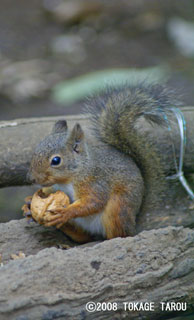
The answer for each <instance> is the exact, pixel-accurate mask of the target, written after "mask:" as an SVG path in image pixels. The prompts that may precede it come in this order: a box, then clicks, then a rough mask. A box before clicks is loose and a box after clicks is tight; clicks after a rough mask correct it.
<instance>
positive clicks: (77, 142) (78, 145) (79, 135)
mask: <svg viewBox="0 0 194 320" xmlns="http://www.w3.org/2000/svg"><path fill="white" fill-rule="evenodd" d="M83 139H84V132H83V130H82V127H81V126H80V124H79V123H76V124H75V126H74V127H73V130H72V132H71V134H70V137H69V141H70V143H71V144H72V147H73V150H74V151H75V152H76V153H80V152H81V151H82V150H83V145H84V144H83V143H82V142H83Z"/></svg>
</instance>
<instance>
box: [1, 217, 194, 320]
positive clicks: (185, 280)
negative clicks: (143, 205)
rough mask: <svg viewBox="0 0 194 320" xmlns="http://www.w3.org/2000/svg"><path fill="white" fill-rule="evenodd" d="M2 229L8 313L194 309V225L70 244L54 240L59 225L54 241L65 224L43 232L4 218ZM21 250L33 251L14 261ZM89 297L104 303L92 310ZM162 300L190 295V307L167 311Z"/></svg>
mask: <svg viewBox="0 0 194 320" xmlns="http://www.w3.org/2000/svg"><path fill="white" fill-rule="evenodd" d="M0 231H1V232H0V243H1V244H2V248H1V252H2V261H3V262H4V261H5V262H7V263H6V264H5V265H4V266H2V267H0V319H1V320H9V319H10V320H11V319H17V320H19V319H20V320H24V319H25V320H35V319H37V320H38V319H44V320H50V319H67V320H68V319H75V320H77V319H78V320H81V319H106V320H108V319H111V320H112V319H136V320H137V319H139V320H140V319H141V320H142V319H150V320H151V319H154V320H156V319H166V318H167V316H168V317H169V316H171V317H173V316H174V315H175V314H177V315H179V316H181V315H182V316H183V315H186V314H189V313H191V312H192V310H194V281H193V279H194V231H192V230H190V229H184V228H182V227H179V228H175V227H168V228H164V229H158V230H151V231H144V232H142V233H140V234H139V235H137V236H135V237H128V238H124V239H121V238H116V239H113V240H107V241H104V242H101V243H97V244H96V243H93V244H90V246H88V245H84V246H79V247H77V248H72V249H68V250H61V249H58V248H56V247H52V248H46V247H48V246H49V244H48V241H50V240H49V239H50V238H53V235H54V233H55V232H56V236H55V239H57V241H56V243H55V244H54V243H52V245H54V246H56V244H57V242H61V238H60V236H59V231H54V229H48V228H47V229H46V228H44V233H43V227H41V226H38V225H36V227H35V226H34V223H33V225H32V226H29V225H28V224H27V222H26V221H24V220H20V221H12V222H9V223H6V224H2V225H0ZM51 233H52V234H51ZM35 234H36V236H35ZM16 237H17V239H18V240H17V241H16ZM18 237H19V238H18ZM8 239H9V242H8ZM30 239H32V242H31V241H30ZM45 239H47V240H45ZM64 239H65V238H64ZM52 241H53V240H52ZM54 242H55V241H54ZM50 244H51V243H50ZM45 248H46V249H45ZM41 249H44V250H41ZM19 251H23V252H24V253H25V254H26V255H27V257H26V258H24V259H19V260H14V261H9V262H8V259H9V254H11V253H18V252H19ZM4 253H5V255H4ZM89 301H93V302H94V303H96V304H98V303H99V304H98V307H99V311H97V310H96V311H94V312H88V311H87V310H86V304H87V303H88V302H89ZM102 302H106V303H107V302H110V303H111V304H112V305H111V304H109V308H110V311H108V310H105V311H102V309H101V308H102V307H101V303H102ZM124 302H139V303H140V302H148V303H150V302H153V304H154V311H142V310H141V311H137V310H136V311H135V310H132V311H129V310H127V311H125V308H124V304H123V303H124ZM161 302H165V303H167V302H181V303H185V302H186V303H187V306H186V309H187V310H186V311H184V312H181V311H179V312H177V313H175V312H173V311H169V310H167V311H162V306H161ZM113 303H115V305H114V306H115V311H113V310H111V308H112V307H111V306H113ZM127 306H128V304H127ZM103 307H105V305H103ZM165 307H166V304H165ZM105 308H106V307H105ZM127 308H128V307H127ZM181 319H183V318H181Z"/></svg>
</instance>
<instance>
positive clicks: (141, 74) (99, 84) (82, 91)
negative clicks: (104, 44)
mask: <svg viewBox="0 0 194 320" xmlns="http://www.w3.org/2000/svg"><path fill="white" fill-rule="evenodd" d="M168 74H169V71H168V69H167V68H166V67H153V68H145V69H108V70H103V71H97V72H92V73H89V74H86V75H83V76H80V77H76V78H73V79H71V80H66V81H63V82H60V83H59V84H57V85H56V86H55V87H54V88H53V92H52V96H53V99H54V101H56V102H58V103H62V104H69V103H73V102H76V101H79V100H82V99H84V98H86V97H87V96H89V95H91V94H96V93H99V92H103V90H104V89H105V87H106V86H107V85H109V86H110V85H114V86H117V85H118V86H121V85H122V84H125V83H126V82H128V83H133V84H134V83H136V82H138V81H140V80H145V79H146V82H148V83H150V84H151V83H155V82H157V83H158V82H164V80H166V79H167V77H168Z"/></svg>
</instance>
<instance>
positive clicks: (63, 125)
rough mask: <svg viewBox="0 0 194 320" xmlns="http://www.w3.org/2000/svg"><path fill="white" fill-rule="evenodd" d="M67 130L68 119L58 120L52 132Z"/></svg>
mask: <svg viewBox="0 0 194 320" xmlns="http://www.w3.org/2000/svg"><path fill="white" fill-rule="evenodd" d="M66 131H67V121H66V120H58V121H57V122H56V123H55V124H54V126H53V129H52V133H63V132H66Z"/></svg>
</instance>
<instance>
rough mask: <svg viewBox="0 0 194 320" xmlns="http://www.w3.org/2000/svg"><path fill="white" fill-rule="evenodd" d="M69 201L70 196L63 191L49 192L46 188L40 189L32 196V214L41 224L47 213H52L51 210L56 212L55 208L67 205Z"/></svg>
mask: <svg viewBox="0 0 194 320" xmlns="http://www.w3.org/2000/svg"><path fill="white" fill-rule="evenodd" d="M45 189H46V188H45ZM69 203H70V202H69V198H68V196H67V195H66V194H65V193H64V192H62V191H57V192H55V193H49V194H48V193H47V191H45V190H44V188H43V189H39V190H38V191H37V192H35V193H34V195H33V197H32V202H31V206H30V209H31V214H32V217H33V219H34V220H36V221H37V222H38V223H40V224H41V223H43V222H44V218H45V217H46V215H47V214H49V215H50V211H53V212H54V211H55V209H58V208H61V207H67V206H68V205H69Z"/></svg>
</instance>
